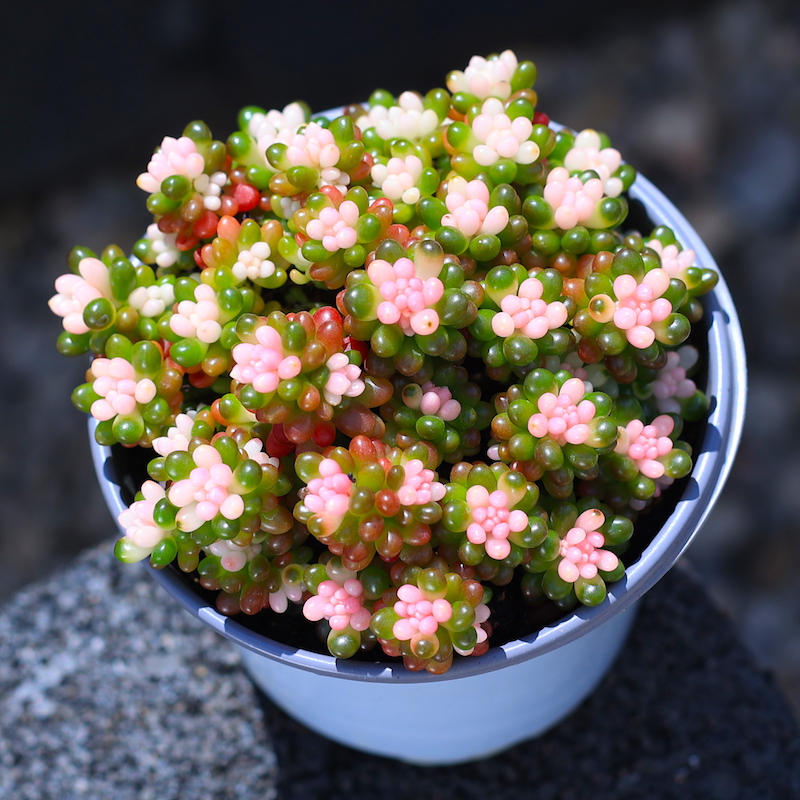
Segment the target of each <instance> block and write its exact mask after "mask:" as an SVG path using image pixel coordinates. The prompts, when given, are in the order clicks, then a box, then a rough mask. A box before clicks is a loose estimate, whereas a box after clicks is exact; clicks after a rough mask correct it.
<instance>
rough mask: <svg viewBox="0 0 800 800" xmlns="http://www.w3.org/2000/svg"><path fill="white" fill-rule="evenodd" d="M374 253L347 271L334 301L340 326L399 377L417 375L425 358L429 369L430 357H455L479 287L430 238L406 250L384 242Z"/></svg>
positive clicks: (462, 349) (474, 309) (464, 344)
mask: <svg viewBox="0 0 800 800" xmlns="http://www.w3.org/2000/svg"><path fill="white" fill-rule="evenodd" d="M375 255H376V257H375V258H374V259H373V260H372V261H371V262H370V263H369V264H368V266H367V268H366V270H357V271H355V272H352V273H350V274H349V275H348V278H347V284H346V289H345V291H344V292H343V293H342V294H341V295H340V299H339V301H338V302H339V307H340V308H342V309H343V311H344V312H345V313H346V314H347V317H346V318H345V329H346V330H348V332H349V333H350V334H351V335H352V336H353V338H355V339H359V340H361V341H369V344H370V349H371V351H372V353H374V355H375V356H376V357H378V358H380V359H392V360H393V362H394V365H395V367H396V368H397V370H398V371H399V372H400V373H401V374H403V375H409V376H411V375H416V374H417V373H419V372H420V370H422V369H423V368H424V367H425V364H426V359H428V368H429V369H430V368H431V365H430V358H429V357H431V356H438V357H441V358H443V359H444V360H446V361H451V362H457V361H460V360H461V359H462V358H463V357H464V355H466V350H467V342H466V339H465V338H464V335H463V334H462V333H461V330H462V329H464V328H466V327H468V326H469V325H470V324H471V323H472V322H474V320H475V318H476V317H477V314H478V308H477V305H476V302H475V301H476V300H477V301H478V302H480V300H481V299H482V295H483V290H482V289H481V288H480V286H479V285H478V284H476V283H475V282H474V281H470V280H466V276H465V273H464V269H463V267H462V266H461V263H460V262H459V261H458V259H455V260H450V261H447V260H446V259H445V255H444V252H443V251H442V248H441V247H440V246H439V245H438V244H437V243H436V242H435V241H433V240H425V241H423V242H421V243H419V244H418V245H416V246H414V247H412V248H409V250H408V251H405V250H404V249H403V248H402V247H400V246H399V245H397V243H390V244H389V246H382V247H379V248H378V250H377V251H376V254H375Z"/></svg>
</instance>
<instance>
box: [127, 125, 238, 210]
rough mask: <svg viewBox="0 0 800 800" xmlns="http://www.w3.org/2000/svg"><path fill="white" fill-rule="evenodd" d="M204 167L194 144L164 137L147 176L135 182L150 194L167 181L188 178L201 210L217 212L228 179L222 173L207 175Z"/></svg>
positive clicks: (152, 159) (186, 138)
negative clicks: (181, 177) (199, 198)
mask: <svg viewBox="0 0 800 800" xmlns="http://www.w3.org/2000/svg"><path fill="white" fill-rule="evenodd" d="M205 167H206V161H205V158H204V157H203V155H202V153H200V152H198V150H197V145H196V144H195V142H194V140H192V139H190V138H189V137H188V136H181V137H179V138H178V139H175V138H174V137H172V136H165V137H164V139H163V140H162V142H161V147H159V148H158V150H156V152H155V153H154V154H153V157H152V158H151V159H150V163H149V164H148V165H147V172H143V173H142V174H141V175H139V177H138V178H137V179H136V185H137V186H138V187H139V188H140V189H144V191H146V192H149V193H150V194H153V193H155V192H160V191H161V184H162V182H163V181H165V180H166V179H167V178H169V177H172V176H173V175H182V176H183V177H185V178H188V180H189V181H190V182H191V184H192V186H193V188H194V189H195V191H197V192H199V193H200V194H201V195H202V196H203V206H204V207H205V208H206V209H208V210H209V211H218V210H219V208H220V206H221V200H220V195H221V194H222V188H223V187H224V186H225V184H226V183H227V181H228V176H227V175H226V174H225V173H224V172H215V173H214V174H213V175H206V174H205V173H204V170H205Z"/></svg>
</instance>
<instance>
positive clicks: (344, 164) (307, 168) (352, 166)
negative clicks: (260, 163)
mask: <svg viewBox="0 0 800 800" xmlns="http://www.w3.org/2000/svg"><path fill="white" fill-rule="evenodd" d="M266 157H267V161H268V162H269V164H270V166H271V167H272V168H273V169H274V170H275V175H273V176H272V177H271V178H270V181H269V188H270V190H271V191H272V192H273V194H274V195H277V196H278V197H298V196H300V195H303V194H304V193H309V192H313V191H315V190H318V189H321V188H322V187H323V186H335V187H337V188H339V189H340V190H344V191H346V190H347V188H348V187H349V186H353V185H355V184H357V183H360V182H361V181H363V180H364V179H365V178H367V176H368V175H369V171H370V168H371V167H372V157H371V156H370V155H369V154H368V153H367V152H366V150H365V148H364V143H363V142H362V141H361V139H360V138H359V132H358V130H357V129H356V127H355V125H354V123H353V120H352V119H351V118H350V117H348V116H346V115H342V116H340V117H336V119H333V120H328V119H326V118H324V117H319V118H316V119H313V120H311V122H309V123H307V124H306V125H303V126H302V127H300V128H299V129H298V130H297V132H296V133H294V134H293V135H292V136H291V137H290V138H289V140H288V141H287V142H282V141H276V142H275V143H274V144H272V145H270V146H269V147H268V148H267V150H266ZM282 209H283V206H282V205H279V204H276V202H274V201H273V203H272V211H273V212H274V213H276V214H277V213H279V212H280V211H281V210H282Z"/></svg>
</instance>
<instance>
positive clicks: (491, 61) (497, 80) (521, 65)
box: [447, 50, 536, 113]
mask: <svg viewBox="0 0 800 800" xmlns="http://www.w3.org/2000/svg"><path fill="white" fill-rule="evenodd" d="M535 82H536V66H535V65H534V63H533V62H532V61H519V60H518V59H517V56H516V54H515V53H514V52H513V51H512V50H504V51H503V52H502V53H499V54H494V55H491V56H489V57H488V58H484V57H483V56H473V57H472V58H471V59H470V60H469V64H467V66H466V68H465V69H463V70H460V69H456V70H453V71H452V72H450V73H449V74H448V75H447V88H448V89H449V90H450V91H451V92H452V93H453V105H454V107H455V108H456V109H457V110H459V111H461V113H464V110H466V109H467V108H469V107H470V106H472V105H475V104H476V103H478V102H481V101H483V100H486V98H488V97H497V98H499V99H500V100H507V99H508V98H509V97H511V96H512V95H513V94H516V93H519V92H522V91H524V90H526V89H527V90H531V89H532V87H533V85H534V83H535Z"/></svg>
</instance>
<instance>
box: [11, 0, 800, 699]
mask: <svg viewBox="0 0 800 800" xmlns="http://www.w3.org/2000/svg"><path fill="white" fill-rule="evenodd" d="M304 8H305V7H304ZM325 8H326V10H322V8H320V9H317V8H316V7H315V6H310V7H309V8H308V9H307V12H304V13H300V11H298V10H297V9H298V6H297V5H295V4H290V3H282V4H278V3H268V4H267V3H264V4H250V5H247V4H244V5H242V4H239V5H234V6H231V5H223V4H219V3H211V2H209V0H159V2H155V0H148V1H147V2H136V3H133V2H120V3H113V4H112V3H100V2H95V1H94V0H92V2H87V3H81V4H69V5H65V4H57V3H46V2H41V1H40V0H32V1H31V2H27V3H24V4H23V3H18V4H14V5H13V6H12V7H11V8H10V9H6V10H5V11H4V31H3V33H2V36H3V38H4V40H5V41H3V42H2V47H0V76H1V77H0V81H2V82H3V94H2V99H1V100H0V119H2V126H0V153H2V157H3V170H2V176H3V183H4V185H5V191H4V192H3V193H2V195H0V268H1V269H2V279H3V284H2V287H0V348H2V369H0V381H2V398H3V405H2V410H3V418H4V422H5V424H4V425H3V426H2V433H0V436H2V447H1V448H0V493H2V494H1V498H2V500H1V503H0V599H2V598H7V597H9V596H10V595H11V594H13V593H14V592H15V590H17V589H18V588H19V587H20V586H22V585H24V584H26V583H29V582H31V581H33V580H35V579H37V578H41V577H42V576H45V575H46V574H47V573H48V572H50V571H51V570H53V569H55V568H57V567H58V566H59V565H62V564H64V563H66V562H68V561H69V560H70V559H71V558H72V557H73V556H74V554H75V553H77V552H78V551H80V550H81V549H82V548H85V547H87V546H89V545H92V544H94V543H97V542H102V541H107V542H109V543H111V542H112V541H113V539H114V538H115V535H116V532H115V526H114V522H113V520H112V519H111V517H110V516H109V514H108V512H107V511H106V509H105V506H104V505H103V501H102V498H101V495H100V492H99V489H98V488H97V486H96V484H95V481H94V477H93V473H92V470H91V463H90V456H89V450H88V446H87V438H86V433H85V421H84V419H83V417H82V416H81V415H80V414H79V413H78V412H77V411H75V410H74V409H73V408H72V406H71V404H70V401H69V395H70V392H71V390H72V388H73V387H74V386H75V385H77V384H78V383H80V382H81V380H82V372H83V369H84V364H83V363H79V362H77V361H69V360H67V359H64V358H61V357H59V356H58V355H57V354H56V351H55V339H56V337H57V335H58V332H59V330H60V323H59V321H58V320H57V319H56V318H54V317H52V316H51V315H50V313H49V311H48V310H47V305H46V303H47V300H48V298H49V297H50V296H51V295H52V294H53V289H52V287H53V281H54V280H55V278H56V277H57V276H58V275H59V274H61V272H63V271H64V269H65V259H66V254H67V253H68V251H69V249H70V248H71V247H72V246H73V245H75V244H85V245H88V246H90V247H92V248H94V249H96V250H98V251H99V250H100V249H102V248H103V247H104V246H105V245H107V244H109V243H112V242H113V243H117V244H119V245H120V246H122V247H123V248H126V247H130V245H131V244H132V243H133V242H134V241H135V240H136V239H137V238H139V236H140V235H141V234H142V232H143V230H144V227H145V226H146V224H147V223H148V215H147V212H146V210H145V207H144V199H145V198H144V194H143V193H142V192H141V191H140V190H139V189H137V188H136V186H135V183H134V181H135V177H136V175H137V174H138V173H139V172H140V171H142V170H143V169H144V168H145V165H146V164H147V161H148V159H149V156H150V154H151V153H152V151H153V149H154V148H155V147H156V146H157V145H158V144H159V143H160V141H161V138H162V137H163V136H164V135H165V134H170V135H179V134H180V132H181V130H182V128H183V126H184V125H185V124H186V123H187V122H188V121H189V120H192V119H195V118H204V119H206V121H207V122H208V123H209V124H210V125H211V128H212V131H213V132H214V133H215V135H216V136H217V137H218V138H222V139H224V138H226V136H227V134H228V133H229V132H230V131H231V130H233V128H234V127H235V115H236V112H237V110H238V109H239V108H240V107H241V106H243V105H246V104H249V103H256V104H259V105H262V106H265V107H267V108H271V107H277V108H282V107H283V106H284V105H285V104H286V103H288V102H290V101H292V100H295V99H298V98H302V99H305V100H307V101H308V102H309V103H310V104H311V106H312V108H314V109H315V110H321V109H324V108H329V107H332V106H337V105H340V104H342V103H344V102H349V101H352V100H358V99H363V98H365V97H366V96H367V94H368V92H369V90H370V89H371V88H373V87H374V86H383V87H385V88H387V89H389V90H391V91H393V92H395V93H399V92H400V91H402V90H405V89H420V90H423V91H424V90H427V89H429V88H431V87H433V86H436V85H443V84H444V77H445V75H446V73H447V72H448V71H449V70H450V69H454V68H463V67H464V66H465V65H466V63H467V61H468V59H469V57H470V56H471V55H473V54H474V53H479V54H483V55H486V54H488V53H490V52H497V51H499V50H502V49H505V48H506V47H511V48H513V49H514V50H515V51H516V52H517V54H518V56H519V57H520V58H521V59H522V58H530V59H532V60H533V61H535V62H536V64H537V66H538V67H539V76H540V77H539V80H538V82H537V86H536V88H537V90H538V91H539V97H540V106H539V107H540V109H541V110H543V111H545V112H547V113H549V114H550V115H551V116H552V117H553V118H554V119H556V120H558V121H560V122H562V123H564V124H567V125H569V126H570V127H573V128H577V129H581V128H583V127H595V128H598V129H600V130H604V131H606V132H607V133H608V134H609V135H610V137H611V139H612V142H613V143H614V144H615V146H617V147H618V148H619V149H620V150H621V151H622V153H623V156H624V157H625V158H626V159H627V160H628V161H629V162H631V163H632V164H634V165H635V166H636V167H637V168H639V169H640V170H641V171H642V172H643V173H644V174H646V175H647V176H648V177H649V178H651V179H652V180H653V181H655V183H657V184H658V185H659V186H660V187H661V188H662V189H663V190H664V191H665V192H666V193H667V195H668V196H670V197H671V198H672V200H673V201H674V202H675V203H676V204H677V205H678V207H679V208H680V209H681V210H682V211H683V212H684V214H685V215H686V216H687V217H688V218H689V220H690V221H691V222H692V223H693V224H694V226H695V227H696V228H697V230H698V231H699V232H700V234H701V235H702V236H703V237H704V238H705V240H706V242H707V244H708V245H709V248H710V249H711V251H712V252H713V253H714V255H715V257H716V259H717V261H718V263H719V265H720V267H721V269H722V272H723V273H724V275H725V277H726V280H727V281H728V283H729V285H730V288H731V291H732V293H733V295H734V299H735V301H736V302H737V305H738V308H739V312H740V315H741V319H742V324H743V327H744V332H745V338H746V340H747V343H748V350H749V366H750V380H749V408H748V419H747V427H746V431H745V437H744V441H743V444H742V447H741V450H740V455H739V458H738V462H737V464H736V467H735V469H734V472H733V475H732V477H731V479H730V482H729V484H728V486H727V489H726V490H725V492H724V495H723V497H722V500H721V501H720V503H719V505H718V507H717V509H716V510H715V511H714V513H713V515H712V516H711V518H710V521H709V522H708V524H707V526H706V528H705V529H704V531H703V533H702V535H701V536H700V537H699V539H698V540H697V542H696V543H695V544H694V545H693V547H692V549H691V551H690V554H689V557H688V558H689V560H690V561H691V562H692V563H693V564H694V565H695V566H696V568H697V570H698V571H699V572H700V574H701V575H702V576H703V579H704V581H705V585H706V586H707V588H708V591H709V592H710V594H711V595H712V596H713V597H714V598H715V599H716V600H718V601H719V603H721V604H722V606H723V607H724V608H726V609H727V610H728V611H729V613H730V615H731V617H732V619H733V620H734V623H735V625H736V627H737V629H738V631H739V633H740V635H741V637H742V639H743V640H744V642H745V643H746V644H747V645H748V646H749V648H750V649H751V651H752V653H753V654H754V656H755V658H756V659H757V661H758V662H759V663H760V664H761V665H763V666H764V667H765V668H767V669H769V670H771V671H773V672H774V673H775V675H776V676H777V678H778V680H779V682H780V684H781V685H782V686H783V688H784V690H785V691H786V694H787V697H789V699H790V701H791V702H792V703H793V704H794V706H795V708H796V709H799V710H800V426H798V424H797V422H796V417H797V411H796V409H797V407H798V401H800V370H798V358H797V353H798V349H800V278H798V265H800V225H798V219H800V5H798V4H797V3H796V2H795V1H794V0H786V2H767V1H765V0H760V1H759V0H721V1H720V2H711V3H705V4H703V3H697V2H693V3H691V4H690V3H688V2H673V3H669V4H643V3H638V2H616V3H614V2H610V3H602V4H600V3H595V2H589V1H588V0H586V1H585V0H573V2H572V3H570V4H569V6H565V5H563V4H557V3H537V2H529V3H525V4H524V5H522V4H520V6H519V7H517V6H515V4H514V3H510V4H504V5H503V6H497V5H494V6H492V7H491V9H489V8H488V7H487V8H486V9H485V10H481V9H478V8H476V9H474V10H473V9H472V7H471V6H469V5H468V4H466V3H464V4H456V3H452V2H447V0H445V1H444V2H440V3H435V4H434V3H422V2H417V0H409V2H406V3H404V4H395V3H392V4H377V3H362V2H359V1H357V0H353V2H351V3H348V4H346V5H340V4H326V6H325ZM567 10H568V16H565V14H566V13H567ZM111 557H112V556H111V551H110V548H109V558H111Z"/></svg>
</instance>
